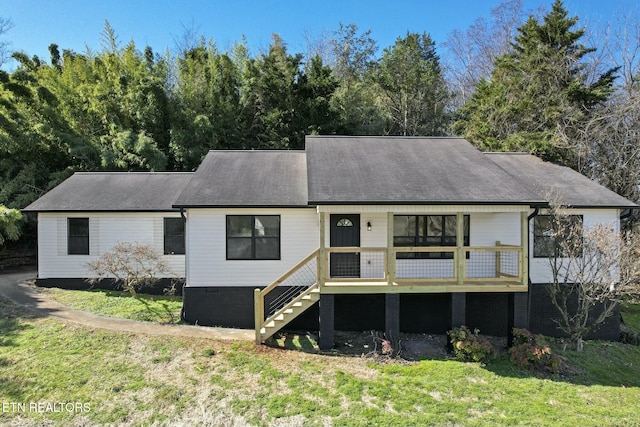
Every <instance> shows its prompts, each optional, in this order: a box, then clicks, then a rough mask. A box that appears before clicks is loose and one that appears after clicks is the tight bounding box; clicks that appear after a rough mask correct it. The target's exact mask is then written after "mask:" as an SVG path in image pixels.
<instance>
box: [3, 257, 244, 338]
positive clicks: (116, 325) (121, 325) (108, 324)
mask: <svg viewBox="0 0 640 427" xmlns="http://www.w3.org/2000/svg"><path fill="white" fill-rule="evenodd" d="M35 276H36V271H35V270H32V269H19V270H12V271H9V272H6V273H5V272H0V296H3V297H5V298H7V299H8V300H10V301H12V302H14V303H15V304H18V305H21V306H24V307H26V308H27V309H29V310H31V311H33V312H34V313H36V314H38V315H42V316H47V317H55V318H58V319H63V320H66V321H69V322H73V323H77V324H80V325H85V326H90V327H93V328H99V329H107V330H110V331H118V332H132V333H142V334H149V335H168V336H177V337H194V338H213V339H221V340H242V341H251V340H253V339H254V337H255V335H254V332H253V330H250V329H231V328H214V327H207V326H192V325H161V324H158V323H152V322H138V321H135V320H126V319H118V318H115V317H107V316H99V315H97V314H92V313H87V312H85V311H80V310H74V309H72V308H69V307H67V306H65V305H63V304H60V303H58V302H56V301H52V300H50V299H48V298H46V297H45V296H44V295H42V294H41V293H39V292H38V291H37V288H35V287H33V286H31V285H28V284H27V283H26V282H27V281H29V280H31V279H33V278H34V277H35Z"/></svg>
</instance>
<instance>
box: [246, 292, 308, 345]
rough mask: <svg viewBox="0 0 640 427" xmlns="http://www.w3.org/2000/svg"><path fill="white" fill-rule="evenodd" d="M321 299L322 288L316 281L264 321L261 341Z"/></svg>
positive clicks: (261, 329)
mask: <svg viewBox="0 0 640 427" xmlns="http://www.w3.org/2000/svg"><path fill="white" fill-rule="evenodd" d="M319 300H320V288H319V287H318V284H317V283H316V284H314V285H313V286H310V287H309V288H307V290H306V291H305V292H303V293H301V294H300V295H298V296H297V297H296V298H295V299H293V300H292V301H291V302H289V303H288V304H287V305H285V306H284V307H282V308H281V309H280V310H278V311H277V312H275V313H274V314H273V315H272V316H269V317H268V318H267V319H266V320H265V321H264V326H263V327H261V328H260V342H265V341H266V340H267V339H269V338H270V337H271V336H273V334H275V333H276V332H278V331H279V330H280V329H282V328H284V327H285V326H286V325H287V324H288V323H289V322H291V321H292V320H293V319H295V318H296V317H298V316H299V315H301V314H302V313H304V312H305V311H307V309H308V308H310V307H311V306H312V305H314V304H315V303H316V302H318V301H319ZM256 336H257V335H256Z"/></svg>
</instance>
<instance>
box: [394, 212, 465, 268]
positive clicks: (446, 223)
mask: <svg viewBox="0 0 640 427" xmlns="http://www.w3.org/2000/svg"><path fill="white" fill-rule="evenodd" d="M456 232H457V226H456V216H455V215H395V216H394V217H393V245H394V246H405V247H406V246H455V245H456V241H457V238H456ZM464 245H465V246H469V215H465V216H464ZM467 256H468V253H467ZM397 258H436V259H451V258H453V253H452V252H400V253H398V254H397Z"/></svg>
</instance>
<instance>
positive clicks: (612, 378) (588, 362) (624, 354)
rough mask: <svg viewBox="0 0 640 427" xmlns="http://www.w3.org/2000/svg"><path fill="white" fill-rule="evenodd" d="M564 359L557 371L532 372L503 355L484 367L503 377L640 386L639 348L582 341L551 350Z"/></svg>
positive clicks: (607, 342)
mask: <svg viewBox="0 0 640 427" xmlns="http://www.w3.org/2000/svg"><path fill="white" fill-rule="evenodd" d="M554 352H555V353H556V354H558V355H560V357H561V358H562V360H563V366H562V368H561V369H560V372H559V373H557V374H552V373H551V372H548V371H532V370H527V369H521V368H517V367H515V366H514V365H513V364H512V363H511V362H510V361H509V355H508V354H504V355H501V356H499V357H496V358H494V359H492V360H491V361H489V363H487V365H486V367H485V369H487V370H488V371H491V372H493V373H495V374H496V375H499V376H502V377H511V378H528V377H535V378H544V379H549V380H551V381H556V382H566V383H570V384H575V385H584V386H594V385H599V386H608V387H640V376H639V375H638V371H637V369H638V368H637V367H638V366H639V364H640V347H638V346H634V345H629V344H622V343H619V342H610V341H585V345H584V350H583V351H582V352H577V351H574V350H560V349H554Z"/></svg>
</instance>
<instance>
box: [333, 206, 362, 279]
mask: <svg viewBox="0 0 640 427" xmlns="http://www.w3.org/2000/svg"><path fill="white" fill-rule="evenodd" d="M330 220H331V238H330V241H331V243H330V244H331V246H332V247H345V246H348V247H360V215H331V217H330ZM329 269H330V275H331V277H360V253H359V252H351V253H332V254H331V258H330V260H329Z"/></svg>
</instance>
